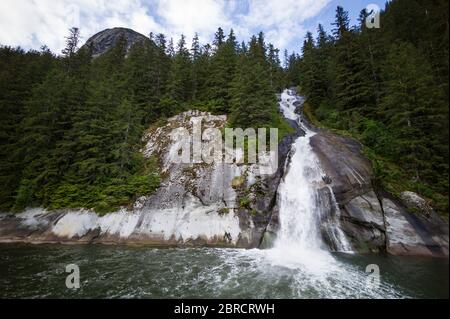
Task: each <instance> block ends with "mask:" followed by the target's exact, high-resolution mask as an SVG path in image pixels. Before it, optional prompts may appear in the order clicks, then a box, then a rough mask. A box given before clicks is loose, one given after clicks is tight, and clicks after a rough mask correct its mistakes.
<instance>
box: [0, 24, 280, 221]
mask: <svg viewBox="0 0 450 319" xmlns="http://www.w3.org/2000/svg"><path fill="white" fill-rule="evenodd" d="M79 38H80V36H79V30H78V29H72V30H71V31H70V35H69V36H68V38H67V46H66V48H65V49H64V50H63V52H62V53H63V55H59V56H56V55H54V54H53V53H51V52H50V51H49V50H48V49H47V48H45V47H44V48H42V50H41V51H40V52H37V51H30V52H24V51H23V50H22V49H20V48H17V49H16V48H10V47H1V48H0V110H1V114H2V116H1V117H0V123H1V125H0V143H1V150H0V152H1V155H0V185H2V186H1V189H0V209H1V210H15V211H20V210H22V209H23V208H25V207H27V206H34V205H44V206H45V207H48V208H51V209H55V208H63V207H64V208H78V207H86V208H93V209H95V210H96V211H97V212H107V211H111V210H114V209H116V208H118V207H119V206H121V205H126V204H128V203H130V201H132V200H133V198H135V197H136V196H139V195H142V194H147V193H150V192H152V191H153V190H154V189H155V188H156V187H157V186H158V184H159V176H158V170H157V168H156V166H155V163H154V162H153V161H147V160H145V159H144V158H143V157H142V156H141V153H140V152H139V150H140V148H141V146H142V145H141V137H142V134H143V130H144V129H146V128H148V127H149V126H150V125H151V124H152V123H154V122H156V121H164V119H165V118H167V117H169V116H171V115H174V114H176V113H179V112H181V111H183V110H187V109H192V108H196V109H202V110H208V111H212V112H214V113H222V114H229V116H230V123H229V124H230V125H233V126H234V127H243V128H247V127H279V128H280V129H282V132H281V135H282V134H283V132H285V131H286V130H287V129H288V128H287V125H286V124H285V123H284V121H282V120H281V117H280V115H279V114H278V112H277V101H276V95H275V93H276V92H277V91H280V90H281V89H282V88H283V87H284V85H285V83H284V71H283V69H282V68H281V66H280V60H279V58H278V50H276V49H275V48H274V47H273V45H271V44H266V43H265V40H264V35H263V34H262V33H260V34H259V35H258V36H254V37H252V38H251V40H250V41H249V42H248V43H242V44H238V43H237V41H236V38H235V36H234V33H233V31H232V30H231V32H230V33H229V35H228V36H226V35H225V34H224V31H223V30H222V29H220V28H219V30H218V31H217V33H216V35H215V39H214V42H213V44H212V45H210V44H206V45H201V44H200V43H199V40H198V37H195V38H194V39H193V41H192V43H193V44H192V47H191V48H188V47H187V45H186V39H185V37H184V36H182V37H181V39H180V40H179V41H178V43H177V44H176V45H174V44H173V40H172V39H170V40H167V39H166V38H165V36H164V35H163V34H159V35H153V34H150V37H149V38H150V41H144V42H140V43H137V44H136V45H134V46H133V47H132V48H131V50H130V51H129V52H126V45H125V40H122V41H118V44H117V45H116V46H115V47H114V48H113V49H111V50H109V51H108V52H107V53H105V54H103V55H101V56H100V57H97V58H94V59H93V58H92V56H91V52H92V50H91V49H92V48H89V47H86V46H84V47H83V48H82V49H80V50H77V49H78V47H79V43H78V42H79Z"/></svg>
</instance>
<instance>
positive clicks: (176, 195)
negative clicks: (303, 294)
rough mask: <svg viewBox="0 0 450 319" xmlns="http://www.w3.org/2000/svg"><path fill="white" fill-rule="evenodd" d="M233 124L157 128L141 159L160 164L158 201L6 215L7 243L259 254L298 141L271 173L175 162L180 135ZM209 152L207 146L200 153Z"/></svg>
mask: <svg viewBox="0 0 450 319" xmlns="http://www.w3.org/2000/svg"><path fill="white" fill-rule="evenodd" d="M226 122H227V117H226V116H224V115H212V114H210V113H206V112H200V111H187V112H184V113H181V114H179V115H177V116H174V117H172V118H170V119H168V120H167V123H166V124H164V125H162V126H158V127H156V126H155V127H152V128H150V129H149V130H148V131H147V132H146V134H145V135H144V137H143V140H144V142H145V147H144V148H143V149H142V152H143V154H144V155H145V156H147V157H150V156H153V157H155V158H156V160H157V163H158V165H159V169H160V172H161V177H162V183H161V185H160V187H159V188H158V189H157V190H156V192H155V193H154V194H152V195H150V196H146V197H142V198H139V199H138V200H137V201H136V202H135V204H134V207H133V208H132V209H125V208H124V209H121V210H120V211H118V212H114V213H110V214H108V215H106V216H98V215H97V214H95V213H94V212H92V211H89V210H83V209H80V210H60V211H52V212H49V211H46V210H44V209H40V208H36V209H30V210H27V211H25V212H24V213H21V214H17V215H13V214H0V242H77V243H96V242H100V243H142V244H151V245H158V246H159V245H163V246H167V245H176V246H199V245H208V246H225V247H246V248H249V247H259V246H260V243H261V240H262V237H263V234H264V232H265V231H266V228H267V224H268V222H269V220H270V218H271V213H272V208H273V206H274V205H275V202H276V194H277V189H278V184H279V181H280V179H281V177H282V176H283V169H284V161H285V159H286V156H287V153H288V152H289V150H290V144H291V142H292V140H293V137H292V136H287V137H286V138H285V139H284V140H282V141H281V143H280V145H279V156H278V161H279V162H280V164H279V165H277V166H276V168H275V169H273V168H272V167H271V168H272V172H270V173H268V172H269V171H270V170H268V167H267V165H272V164H273V163H269V164H267V165H266V164H264V163H259V162H258V163H256V164H244V163H243V164H237V163H225V162H214V163H210V164H207V163H205V162H203V161H200V162H198V163H197V162H194V161H190V162H189V163H182V162H181V163H180V162H175V161H173V157H172V156H173V155H174V154H177V153H178V152H179V151H180V147H182V146H183V145H182V144H180V141H179V140H178V139H177V138H176V136H174V132H177V131H179V130H180V129H183V130H184V131H185V132H186V133H189V135H190V136H193V134H194V132H193V129H194V123H196V124H197V125H198V124H199V125H200V126H199V127H200V128H201V132H202V135H203V138H205V137H208V133H207V131H208V129H212V128H214V129H219V130H220V129H223V128H224V126H225V124H226ZM175 135H176V134H175ZM207 147H208V144H202V145H201V151H202V152H206V151H207ZM227 151H231V150H229V149H227V148H225V152H227ZM192 155H193V154H192Z"/></svg>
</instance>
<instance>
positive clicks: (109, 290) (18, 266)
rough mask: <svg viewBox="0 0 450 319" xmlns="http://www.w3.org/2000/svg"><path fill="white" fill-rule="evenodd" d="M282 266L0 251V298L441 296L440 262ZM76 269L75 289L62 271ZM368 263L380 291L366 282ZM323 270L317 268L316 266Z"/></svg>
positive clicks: (208, 252)
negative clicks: (68, 285)
mask: <svg viewBox="0 0 450 319" xmlns="http://www.w3.org/2000/svg"><path fill="white" fill-rule="evenodd" d="M329 258H330V259H327V260H328V263H329V265H325V267H318V266H316V264H314V263H311V262H310V261H308V260H306V261H301V262H300V263H299V264H298V266H295V265H294V266H293V265H289V267H286V266H284V265H283V263H282V260H281V262H280V260H278V259H279V257H277V254H273V253H272V252H271V251H261V250H237V249H231V250H230V249H210V248H197V249H154V248H147V247H119V246H100V245H91V246H65V245H36V246H34V245H12V244H11V245H0V298H448V296H449V290H448V283H449V281H448V278H449V276H448V273H449V272H448V260H447V259H425V258H405V257H388V256H357V255H332V256H331V255H330V257H329ZM68 264H77V265H78V266H79V268H80V284H81V287H80V289H77V290H72V289H68V288H66V285H65V281H66V276H67V275H68V273H66V272H65V267H66V265H68ZM368 264H376V265H377V266H378V267H379V269H380V283H381V284H380V285H379V286H376V287H373V286H370V285H368V284H367V276H368V274H367V273H366V272H365V270H366V266H367V265H368ZM322 266H323V265H322Z"/></svg>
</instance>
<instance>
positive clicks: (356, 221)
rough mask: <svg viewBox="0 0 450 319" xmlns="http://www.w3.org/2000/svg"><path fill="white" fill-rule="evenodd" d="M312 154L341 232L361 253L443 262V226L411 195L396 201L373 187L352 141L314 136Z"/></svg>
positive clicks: (323, 134) (445, 241)
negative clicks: (330, 195) (324, 177)
mask: <svg viewBox="0 0 450 319" xmlns="http://www.w3.org/2000/svg"><path fill="white" fill-rule="evenodd" d="M311 145H312V147H313V150H314V151H315V152H316V154H317V155H318V157H319V160H320V163H321V165H322V168H323V169H324V171H325V172H326V174H327V179H328V181H329V183H330V185H331V187H332V189H333V193H334V195H335V198H336V201H337V202H338V204H339V207H340V210H341V227H342V230H343V231H344V233H345V234H346V236H347V238H348V239H349V240H350V242H351V244H352V246H353V249H354V250H355V251H357V252H361V253H369V252H388V253H390V254H394V255H424V256H448V222H447V221H444V220H443V219H442V218H440V217H439V216H438V215H437V214H436V213H435V212H433V210H432V209H431V207H430V206H429V205H428V204H427V202H426V201H425V200H424V199H422V198H421V197H419V196H418V195H417V194H415V193H411V192H404V193H402V195H401V197H400V198H394V197H393V196H391V195H389V194H386V193H385V192H383V191H382V190H378V189H376V188H375V187H374V185H373V178H374V176H373V171H372V166H371V163H370V162H369V161H368V159H367V158H366V157H365V156H364V154H363V153H362V146H361V145H360V144H359V143H358V142H357V141H355V140H353V139H351V138H347V137H342V136H337V135H335V134H332V133H330V132H327V131H321V130H320V131H318V133H317V134H316V135H315V136H313V137H312V138H311Z"/></svg>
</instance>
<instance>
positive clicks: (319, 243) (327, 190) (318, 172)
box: [274, 90, 351, 266]
mask: <svg viewBox="0 0 450 319" xmlns="http://www.w3.org/2000/svg"><path fill="white" fill-rule="evenodd" d="M302 103H303V99H302V98H301V97H299V96H297V95H296V94H295V92H294V91H292V90H285V91H284V92H283V93H282V94H281V101H280V109H281V111H282V113H283V114H284V116H285V117H286V118H287V119H290V120H294V121H296V122H297V123H298V125H299V126H300V128H301V129H302V130H303V131H304V132H305V135H304V136H300V137H299V138H297V140H296V141H295V143H294V145H293V148H292V151H291V152H292V154H291V158H290V163H289V165H288V167H287V172H286V174H285V176H284V179H283V181H282V182H281V184H280V187H279V190H278V205H279V208H280V229H279V231H278V236H277V240H276V242H275V247H274V250H275V251H278V252H279V254H280V255H283V258H288V259H289V260H285V261H286V262H288V263H289V261H295V260H305V259H306V258H308V259H309V260H311V259H315V260H316V261H317V262H319V261H320V260H322V261H324V262H325V263H326V262H327V257H326V256H327V255H329V250H330V248H331V250H335V251H344V252H349V251H351V248H350V245H349V243H348V241H347V239H346V237H345V235H344V234H343V232H342V231H341V229H340V227H339V226H340V225H339V217H340V210H339V206H338V204H337V203H336V200H335V198H334V195H333V191H332V189H331V187H330V186H329V185H327V184H326V183H325V182H324V177H325V173H324V171H323V170H322V168H321V167H320V163H319V160H318V158H317V156H316V154H315V153H314V151H313V149H312V147H311V145H310V139H311V137H312V136H314V135H315V134H316V133H315V132H314V131H312V130H311V129H309V128H308V127H306V125H304V123H302V118H301V116H300V115H298V114H297V113H296V112H295V110H296V108H297V107H299V106H301V105H302ZM324 237H327V244H328V245H325V242H324ZM327 246H329V247H327ZM321 257H323V258H321ZM315 266H317V265H315Z"/></svg>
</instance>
